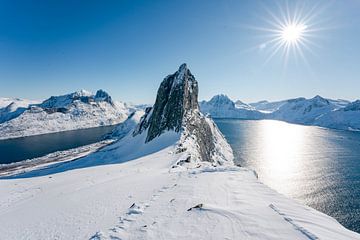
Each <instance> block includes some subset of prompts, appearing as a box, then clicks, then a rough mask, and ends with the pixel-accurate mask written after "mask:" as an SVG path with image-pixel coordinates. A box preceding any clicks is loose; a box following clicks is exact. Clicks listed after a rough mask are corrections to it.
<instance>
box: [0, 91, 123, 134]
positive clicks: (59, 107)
mask: <svg viewBox="0 0 360 240" xmlns="http://www.w3.org/2000/svg"><path fill="white" fill-rule="evenodd" d="M14 108H16V110H13V111H12V112H11V111H10V110H7V108H6V109H5V110H4V111H6V114H2V111H0V118H1V117H2V118H3V119H5V121H4V122H3V123H1V121H0V123H1V124H0V133H1V136H0V139H6V138H17V137H24V136H31V135H38V134H45V133H52V132H59V131H67V130H75V129H81V128H91V127H98V126H107V125H114V124H117V123H120V122H122V121H124V120H125V119H126V118H127V115H128V114H129V110H128V109H127V108H126V106H125V105H124V104H123V103H117V102H114V101H113V100H112V99H111V97H110V96H109V95H108V94H107V93H106V92H105V91H103V90H98V91H97V93H96V94H95V95H93V94H91V93H90V92H87V91H84V90H82V91H79V92H74V93H71V94H67V95H62V96H53V97H50V98H49V99H47V100H45V101H43V102H42V103H40V104H32V105H30V106H29V107H27V108H17V107H14ZM4 111H3V112H4ZM0 120H1V119H0Z"/></svg>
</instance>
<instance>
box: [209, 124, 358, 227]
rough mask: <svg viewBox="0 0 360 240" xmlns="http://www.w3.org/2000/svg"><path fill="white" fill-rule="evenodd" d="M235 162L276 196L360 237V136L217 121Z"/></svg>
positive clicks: (353, 133) (320, 129) (316, 129)
mask: <svg viewBox="0 0 360 240" xmlns="http://www.w3.org/2000/svg"><path fill="white" fill-rule="evenodd" d="M215 121H216V123H217V125H218V127H219V128H220V130H221V131H222V133H223V134H224V135H225V137H226V139H227V140H228V141H229V143H230V144H231V146H232V148H233V150H234V154H235V158H236V161H237V162H238V163H240V164H241V165H242V166H245V167H249V168H252V169H254V170H256V172H257V173H258V175H259V179H260V180H261V181H262V182H264V183H265V184H266V185H268V186H270V187H271V188H273V189H275V190H277V191H278V192H280V193H282V194H284V195H286V196H288V197H291V198H293V199H296V200H298V201H299V202H301V203H303V204H306V205H308V206H310V207H313V208H315V209H317V210H319V211H321V212H324V213H326V214H328V215H330V216H332V217H334V218H336V219H337V220H338V221H339V222H340V223H341V224H342V225H344V226H345V227H347V228H349V229H351V230H353V231H356V232H360V132H350V131H338V130H329V129H322V128H318V127H313V126H301V125H294V124H288V123H284V122H279V121H273V120H261V121H251V120H230V119H227V120H220V119H217V120H215Z"/></svg>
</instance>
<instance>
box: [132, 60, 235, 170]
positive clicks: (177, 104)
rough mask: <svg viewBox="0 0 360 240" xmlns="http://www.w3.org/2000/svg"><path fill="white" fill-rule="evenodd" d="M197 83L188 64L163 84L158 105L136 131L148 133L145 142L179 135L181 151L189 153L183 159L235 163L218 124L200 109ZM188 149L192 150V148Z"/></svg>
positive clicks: (146, 111)
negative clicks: (168, 135)
mask: <svg viewBox="0 0 360 240" xmlns="http://www.w3.org/2000/svg"><path fill="white" fill-rule="evenodd" d="M198 91H199V89H198V82H197V81H196V80H195V77H194V76H193V75H192V74H191V72H190V70H189V69H188V67H187V65H186V64H182V65H181V66H180V67H179V69H178V70H177V71H176V72H175V73H173V74H171V75H168V76H167V77H166V78H165V79H164V80H163V81H162V82H161V84H160V87H159V89H158V92H157V96H156V100H155V104H154V106H153V107H152V108H147V109H146V110H145V114H144V115H143V117H142V118H141V120H140V122H139V124H138V125H137V127H136V128H135V130H134V132H133V134H132V135H133V136H134V137H136V136H137V135H140V134H146V140H145V143H148V142H150V141H152V140H153V139H155V138H157V137H160V135H162V134H163V133H165V132H167V131H174V132H177V133H179V134H180V140H179V145H178V151H179V152H187V153H188V155H187V157H186V158H185V159H184V161H183V160H180V161H179V162H178V164H182V163H184V162H192V161H195V162H198V161H202V162H211V163H213V164H223V163H224V162H228V161H230V162H232V158H233V155H232V151H231V148H230V146H229V145H228V144H227V143H226V140H225V139H224V137H223V136H222V135H221V133H220V131H219V130H218V129H217V127H216V125H215V123H214V122H213V121H212V120H211V119H209V118H207V117H205V116H204V115H203V114H202V113H201V112H200V110H199V104H198ZM189 149H192V150H191V151H190V150H189Z"/></svg>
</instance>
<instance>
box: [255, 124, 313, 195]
mask: <svg viewBox="0 0 360 240" xmlns="http://www.w3.org/2000/svg"><path fill="white" fill-rule="evenodd" d="M288 125H289V124H287V123H284V122H280V121H267V122H266V123H265V122H264V124H259V128H260V129H259V131H258V132H259V133H261V134H260V135H258V138H257V145H258V146H259V147H260V148H261V149H262V151H260V153H259V154H261V155H262V156H261V158H262V159H263V162H262V164H261V166H259V167H260V168H261V169H262V170H261V171H262V174H261V175H262V176H261V178H262V179H264V180H266V178H271V179H272V181H274V179H276V182H275V183H274V184H276V185H279V187H280V188H283V187H284V186H287V188H289V187H291V188H293V187H294V188H295V187H296V186H294V185H293V184H286V185H284V184H281V183H283V181H286V180H287V179H289V178H290V177H291V176H294V175H295V174H297V173H300V172H302V166H303V161H302V159H301V158H299V156H302V154H303V152H304V150H305V149H304V144H305V141H306V139H305V138H306V136H305V133H304V129H303V126H296V125H294V126H291V127H288ZM284 190H285V189H284ZM289 191H292V190H291V189H286V191H285V192H289Z"/></svg>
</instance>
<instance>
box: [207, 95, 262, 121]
mask: <svg viewBox="0 0 360 240" xmlns="http://www.w3.org/2000/svg"><path fill="white" fill-rule="evenodd" d="M200 109H201V112H203V113H204V114H210V115H211V117H213V118H240V119H262V118H264V114H263V113H262V112H260V111H257V110H256V109H254V108H253V107H252V106H250V105H248V104H245V103H243V102H241V101H240V100H238V101H236V102H233V101H232V100H231V99H230V98H229V97H228V96H226V95H224V94H220V95H216V96H214V97H212V98H211V99H210V101H202V102H200Z"/></svg>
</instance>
